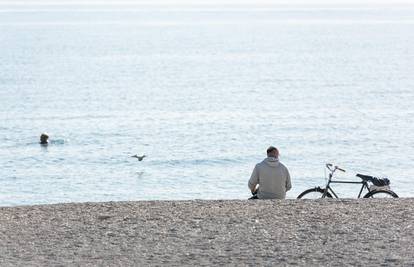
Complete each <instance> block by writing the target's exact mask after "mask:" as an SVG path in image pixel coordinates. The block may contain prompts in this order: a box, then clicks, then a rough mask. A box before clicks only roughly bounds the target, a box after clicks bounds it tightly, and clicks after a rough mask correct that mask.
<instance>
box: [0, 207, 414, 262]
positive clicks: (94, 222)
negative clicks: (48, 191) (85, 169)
mask: <svg viewBox="0 0 414 267" xmlns="http://www.w3.org/2000/svg"><path fill="white" fill-rule="evenodd" d="M413 207H414V199H389V200H374V199H371V200H364V199H361V200H316V201H315V200H313V201H311V200H285V201H280V200H279V201H278V200H266V201H263V200H262V201H247V200H225V201H219V200H217V201H197V200H195V201H143V202H110V203H80V204H57V205H40V206H22V207H2V208H0V265H1V266H12V265H13V266H16V265H17V266H28V265H29V266H33V265H35V266H57V265H59V266H73V265H76V266H96V265H98V266H121V265H122V266H143V265H145V266H148V265H151V266H154V265H168V266H171V265H175V266H181V265H197V266H198V265H209V266H211V265H237V266H239V265H242V266H243V265H301V266H305V265H306V266H320V265H341V266H342V265H353V266H355V265H360V266H362V265H364V266H365V265H370V266H371V265H372V266H378V265H384V266H389V265H403V266H413V265H414V208H413Z"/></svg>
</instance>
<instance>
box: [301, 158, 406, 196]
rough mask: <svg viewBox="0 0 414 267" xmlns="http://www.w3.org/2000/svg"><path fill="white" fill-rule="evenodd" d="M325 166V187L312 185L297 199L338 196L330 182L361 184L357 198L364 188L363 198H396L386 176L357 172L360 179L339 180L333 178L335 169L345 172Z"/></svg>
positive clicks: (330, 165)
mask: <svg viewBox="0 0 414 267" xmlns="http://www.w3.org/2000/svg"><path fill="white" fill-rule="evenodd" d="M326 168H327V169H328V170H329V177H328V181H327V183H326V186H325V188H321V187H319V186H318V187H314V188H311V189H308V190H305V191H303V192H302V193H301V194H300V195H299V196H298V199H301V198H313V199H315V198H333V197H335V198H339V197H338V195H337V194H336V193H335V192H334V191H333V189H332V187H331V186H330V184H334V183H336V184H362V186H361V190H360V191H359V194H358V198H360V197H361V195H362V192H363V191H364V189H366V190H367V191H368V193H366V194H365V195H364V198H398V195H397V194H396V193H395V192H394V191H392V190H391V189H390V180H389V179H387V178H377V177H374V176H370V175H364V174H357V175H356V176H357V177H359V178H361V181H340V180H333V179H332V178H333V176H334V173H335V172H336V171H341V172H345V170H344V169H342V168H339V167H338V166H333V165H332V164H330V163H328V164H326Z"/></svg>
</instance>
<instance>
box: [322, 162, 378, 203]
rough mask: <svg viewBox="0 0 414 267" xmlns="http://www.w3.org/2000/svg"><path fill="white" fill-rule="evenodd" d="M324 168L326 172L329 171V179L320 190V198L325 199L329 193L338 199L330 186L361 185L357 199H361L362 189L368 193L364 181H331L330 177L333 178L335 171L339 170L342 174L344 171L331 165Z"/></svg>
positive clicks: (366, 184)
mask: <svg viewBox="0 0 414 267" xmlns="http://www.w3.org/2000/svg"><path fill="white" fill-rule="evenodd" d="M326 168H328V170H330V173H329V179H328V182H327V183H326V186H325V188H321V189H322V190H324V193H323V195H322V198H325V197H326V195H327V194H328V192H329V193H331V194H332V195H333V196H334V197H335V198H339V197H338V195H337V194H336V193H335V191H333V189H332V187H331V186H330V184H362V186H361V190H359V194H358V198H360V197H361V195H362V192H363V191H364V188H366V189H367V190H368V192H370V190H369V187H368V183H367V182H366V181H359V182H356V181H355V182H353V181H342V180H336V181H333V180H332V177H333V174H334V173H335V171H336V170H340V171H342V172H345V170H343V169H341V168H339V167H338V166H335V167H333V166H332V164H326Z"/></svg>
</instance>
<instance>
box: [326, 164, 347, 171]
mask: <svg viewBox="0 0 414 267" xmlns="http://www.w3.org/2000/svg"><path fill="white" fill-rule="evenodd" d="M332 167H333V168H332ZM326 168H327V169H328V170H330V171H331V172H334V171H336V170H339V171H341V172H346V171H345V170H344V169H342V168H339V167H338V166H333V164H332V163H327V164H326Z"/></svg>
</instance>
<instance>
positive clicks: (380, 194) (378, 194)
mask: <svg viewBox="0 0 414 267" xmlns="http://www.w3.org/2000/svg"><path fill="white" fill-rule="evenodd" d="M364 198H398V195H397V194H396V193H394V192H393V191H391V190H374V191H371V192H368V193H367V194H366V195H365V196H364Z"/></svg>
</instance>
